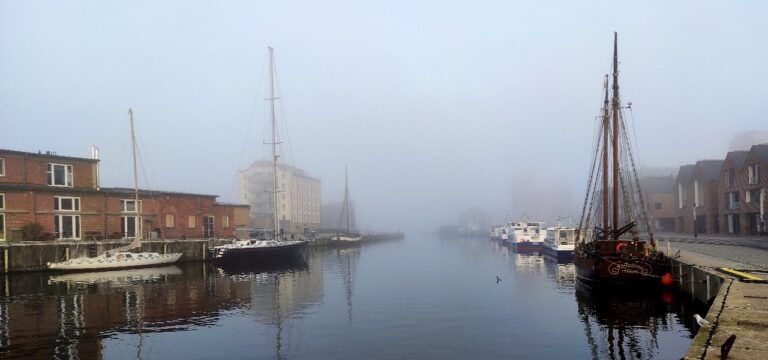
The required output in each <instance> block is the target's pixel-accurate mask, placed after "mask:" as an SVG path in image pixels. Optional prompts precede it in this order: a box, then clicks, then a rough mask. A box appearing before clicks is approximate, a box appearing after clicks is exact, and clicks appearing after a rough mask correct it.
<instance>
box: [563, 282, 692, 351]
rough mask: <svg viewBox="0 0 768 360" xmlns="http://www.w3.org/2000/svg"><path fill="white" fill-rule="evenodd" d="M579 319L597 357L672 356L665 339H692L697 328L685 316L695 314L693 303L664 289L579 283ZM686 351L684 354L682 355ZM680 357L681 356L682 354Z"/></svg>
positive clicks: (684, 341)
mask: <svg viewBox="0 0 768 360" xmlns="http://www.w3.org/2000/svg"><path fill="white" fill-rule="evenodd" d="M575 290H576V291H575V294H576V301H577V304H578V312H579V318H580V319H581V322H582V324H583V326H584V334H585V335H586V338H587V343H588V344H589V347H590V351H591V353H592V357H593V358H610V359H647V358H657V357H670V356H669V349H666V352H665V349H664V347H663V346H662V345H661V344H660V334H663V336H664V339H666V340H667V341H669V340H678V341H681V342H683V343H688V342H690V339H691V338H692V334H693V329H691V328H688V327H686V325H685V321H682V319H685V318H688V317H691V316H693V312H692V311H694V310H693V309H692V307H693V304H690V303H687V302H686V301H684V300H683V299H680V300H676V299H675V295H674V293H673V292H671V291H665V290H662V289H622V290H621V291H617V290H616V289H604V288H594V287H590V286H589V285H587V284H584V283H582V282H581V281H576V283H575ZM682 355H684V353H682V354H680V356H682ZM680 356H678V357H680Z"/></svg>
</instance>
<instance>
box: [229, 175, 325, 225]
mask: <svg viewBox="0 0 768 360" xmlns="http://www.w3.org/2000/svg"><path fill="white" fill-rule="evenodd" d="M277 183H278V192H277V195H278V207H279V209H278V212H277V214H278V218H279V220H280V228H281V229H282V230H283V231H284V232H287V233H292V234H304V233H307V232H309V231H315V230H317V228H318V227H319V225H320V179H317V178H314V177H312V176H310V175H309V174H307V173H306V171H304V170H302V169H299V168H296V167H293V166H288V165H282V164H281V165H278V166H277ZM273 184H274V175H273V171H272V162H271V161H268V160H258V161H256V162H254V163H253V164H251V166H249V167H248V168H247V169H245V170H242V171H240V172H239V173H238V200H239V201H240V202H241V203H244V204H248V205H250V208H251V212H250V217H251V223H252V224H253V226H254V227H257V228H264V229H272V228H274V213H275V201H274V197H273V196H274V189H273V186H274V185H273Z"/></svg>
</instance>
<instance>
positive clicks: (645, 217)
mask: <svg viewBox="0 0 768 360" xmlns="http://www.w3.org/2000/svg"><path fill="white" fill-rule="evenodd" d="M621 126H622V128H623V129H625V131H624V136H625V137H627V134H626V128H625V125H624V117H623V116H622V121H621ZM629 160H630V162H631V165H632V166H631V169H632V175H634V178H635V185H636V186H637V191H638V195H639V197H640V199H639V200H640V209H641V211H642V216H643V218H642V220H643V221H644V222H645V223H646V226H647V227H648V235H649V237H650V242H651V246H652V247H655V246H656V244H655V242H654V240H653V229H652V228H651V222H650V220H649V218H648V212H647V210H646V208H645V199H644V197H643V191H642V189H641V188H640V179H639V177H638V174H637V168H636V167H635V160H634V157H633V156H632V152H631V151H630V152H629Z"/></svg>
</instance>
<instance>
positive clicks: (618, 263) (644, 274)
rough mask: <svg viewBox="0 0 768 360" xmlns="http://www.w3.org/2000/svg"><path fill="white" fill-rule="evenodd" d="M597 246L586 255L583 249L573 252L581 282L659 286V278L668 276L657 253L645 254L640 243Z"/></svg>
mask: <svg viewBox="0 0 768 360" xmlns="http://www.w3.org/2000/svg"><path fill="white" fill-rule="evenodd" d="M598 243H599V246H595V247H594V248H592V249H591V250H592V251H585V248H584V247H582V248H580V249H579V248H577V250H576V251H575V252H574V255H573V263H574V265H575V267H576V276H577V277H578V278H579V279H580V280H582V281H587V282H590V283H605V284H625V285H631V284H653V283H661V277H662V276H664V274H666V273H668V272H669V260H668V259H667V258H666V257H664V256H663V255H662V254H660V253H655V252H647V251H645V249H644V243H643V242H640V241H631V240H626V241H625V240H604V241H598ZM620 244H626V245H620ZM617 247H618V249H617ZM598 248H599V250H598ZM624 248H631V249H626V250H625V249H624ZM617 250H618V251H617Z"/></svg>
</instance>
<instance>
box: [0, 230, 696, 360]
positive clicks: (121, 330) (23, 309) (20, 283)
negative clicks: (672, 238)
mask: <svg viewBox="0 0 768 360" xmlns="http://www.w3.org/2000/svg"><path fill="white" fill-rule="evenodd" d="M497 276H498V277H499V278H500V279H501V280H500V281H499V282H497V280H496V277H497ZM0 281H2V284H3V286H2V294H3V297H2V298H0V346H1V348H0V357H1V358H4V359H5V358H8V359H13V358H19V359H21V358H24V359H29V358H32V359H34V358H41V359H42V358H51V357H54V358H76V357H79V358H85V359H87V358H104V359H135V358H142V359H152V358H155V359H160V358H187V359H198V358H235V359H238V358H243V359H245V358H265V359H269V358H280V359H283V358H285V359H288V358H291V359H292V358H304V359H339V358H352V359H357V358H381V359H401V358H420V359H431V358H434V359H446V358H461V359H467V358H472V359H484V358H488V359H493V358H536V359H542V358H551V359H559V358H613V359H635V358H641V359H647V358H681V357H682V356H683V355H684V354H685V351H686V349H687V348H688V346H689V344H690V339H691V337H692V335H693V331H695V330H694V329H693V328H692V327H693V326H694V325H693V322H692V321H691V319H692V314H693V313H695V312H699V313H701V312H703V309H702V308H701V305H700V304H698V305H695V304H692V303H691V302H690V301H689V300H688V298H687V297H686V296H682V295H681V294H678V293H674V292H665V293H660V292H653V293H647V292H641V293H637V292H632V293H628V292H625V291H621V292H616V291H606V290H597V289H592V288H590V287H587V286H584V285H583V284H581V283H580V282H578V281H576V280H575V275H574V269H573V265H572V264H558V263H556V262H553V261H550V260H548V259H545V258H543V257H541V256H540V255H538V254H527V255H526V254H516V253H514V252H512V251H510V250H509V249H507V248H506V247H504V246H501V245H500V244H498V243H496V242H493V241H488V240H486V239H440V238H437V237H434V236H428V235H427V236H415V235H412V236H409V238H408V239H407V240H405V241H393V242H382V243H375V244H366V245H363V246H362V247H357V248H348V249H310V250H308V251H307V253H306V254H305V257H304V259H301V260H298V261H295V262H292V263H289V264H282V265H280V266H274V265H273V266H259V267H245V268H244V267H236V268H218V267H215V266H212V265H210V264H199V263H197V264H179V265H176V266H168V267H161V268H149V269H138V270H131V271H116V272H102V273H96V274H63V275H51V274H15V275H10V276H5V277H2V278H0Z"/></svg>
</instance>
